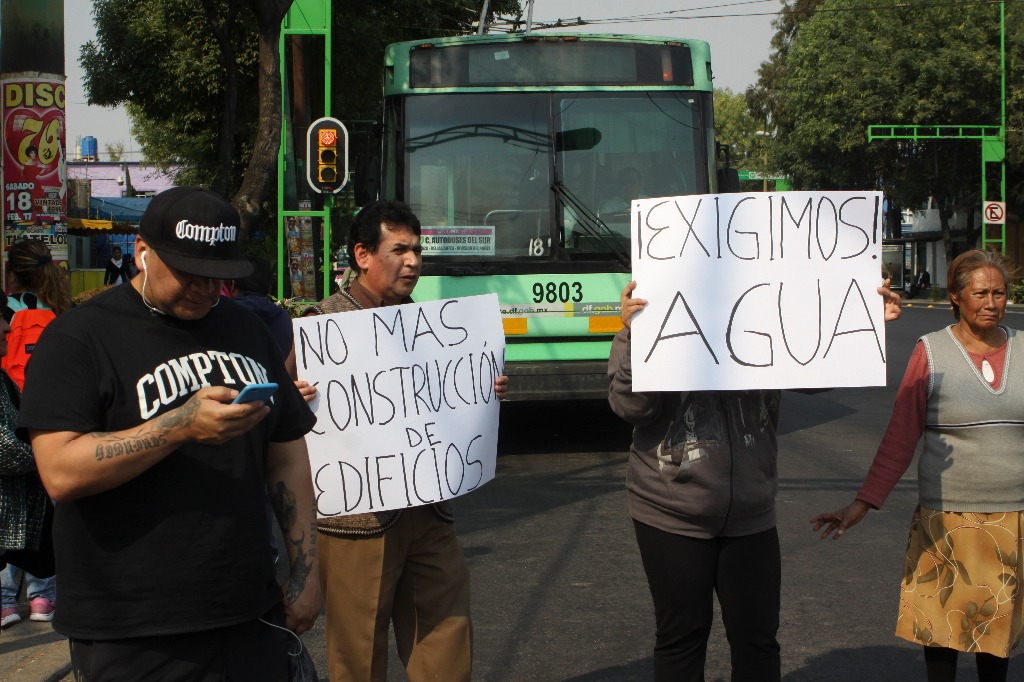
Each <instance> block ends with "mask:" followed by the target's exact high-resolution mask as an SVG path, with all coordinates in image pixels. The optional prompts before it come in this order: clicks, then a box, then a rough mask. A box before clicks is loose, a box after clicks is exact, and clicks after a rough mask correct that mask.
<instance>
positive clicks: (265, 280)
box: [235, 256, 273, 296]
mask: <svg viewBox="0 0 1024 682" xmlns="http://www.w3.org/2000/svg"><path fill="white" fill-rule="evenodd" d="M246 260H248V261H249V262H250V263H252V274H251V275H249V276H248V277H241V278H239V279H236V280H235V286H236V287H237V288H238V289H240V290H242V291H249V292H252V293H254V294H262V295H264V296H266V295H268V294H270V287H271V284H272V280H273V274H272V273H271V269H270V262H269V261H268V260H267V259H266V258H260V257H259V256H248V257H247V258H246Z"/></svg>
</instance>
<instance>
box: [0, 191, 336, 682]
mask: <svg viewBox="0 0 1024 682" xmlns="http://www.w3.org/2000/svg"><path fill="white" fill-rule="evenodd" d="M238 225H239V218H238V213H237V212H236V211H235V210H234V209H233V208H232V207H231V205H230V204H229V203H227V202H226V201H224V199H222V198H221V197H219V196H218V195H216V194H214V193H212V192H209V191H207V190H204V189H200V188H196V187H176V188H174V189H171V190H168V191H166V192H163V193H162V194H160V195H158V196H157V197H156V198H154V199H153V201H152V202H151V203H150V205H149V208H148V209H147V210H146V212H145V214H144V215H143V216H142V220H141V223H140V229H139V236H138V238H137V239H136V242H135V258H136V265H137V266H138V269H139V274H138V275H136V277H135V278H134V279H132V281H131V282H130V286H122V287H114V288H113V289H110V290H109V291H106V292H104V293H102V294H100V295H98V296H96V297H94V298H93V299H91V300H90V301H89V302H87V303H86V304H84V305H82V306H79V307H78V308H75V309H73V310H71V311H70V312H68V313H66V314H65V315H63V316H61V317H60V318H58V319H57V320H56V321H54V322H53V323H51V324H50V325H49V327H48V328H47V330H46V333H45V334H44V335H43V337H42V338H41V339H40V342H39V344H38V345H37V346H36V349H35V351H34V353H33V356H32V361H31V363H30V364H29V369H28V376H29V377H30V378H29V379H27V381H26V383H27V385H28V386H30V389H29V391H28V392H26V393H25V396H24V398H23V401H22V406H21V419H20V421H19V428H20V429H25V430H27V431H28V433H29V436H30V437H31V440H32V447H33V450H34V451H35V456H36V461H37V463H38V467H39V471H40V475H41V476H42V479H43V483H44V484H45V485H46V488H47V491H48V492H49V494H50V496H51V497H53V498H54V499H55V500H56V501H57V509H56V516H55V521H54V545H55V551H56V555H57V563H58V566H59V570H60V575H59V577H58V587H57V589H58V591H59V592H60V594H61V610H60V611H58V613H57V616H56V620H55V621H54V627H55V628H56V629H57V630H58V631H59V632H61V633H63V634H65V635H67V636H68V637H69V641H70V648H71V660H72V669H73V671H74V672H75V677H76V679H83V680H84V679H88V680H90V682H102V681H103V680H113V679H119V680H120V679H136V680H147V681H151V680H202V681H206V680H211V681H212V680H224V679H231V680H234V679H237V680H247V681H248V680H273V681H275V682H277V681H278V680H282V679H286V677H287V665H288V664H287V648H288V645H289V642H288V641H287V640H288V638H289V637H290V636H289V635H288V634H287V633H286V632H284V631H283V630H281V629H280V628H277V627H274V625H284V626H287V627H288V628H290V629H291V630H294V631H295V632H302V631H304V630H307V629H309V627H311V626H312V624H313V622H314V621H315V620H316V617H317V616H318V615H319V612H320V601H321V599H320V588H319V584H318V582H317V578H316V574H315V571H313V570H312V569H313V566H314V562H315V561H316V544H315V543H316V533H315V531H314V526H313V523H314V512H313V490H312V484H311V481H310V469H309V460H308V457H307V453H306V446H305V442H304V440H303V435H304V434H305V433H306V432H307V431H309V430H310V429H311V428H312V426H313V423H314V421H315V418H314V417H313V415H312V413H311V412H310V410H309V408H307V407H306V404H305V402H304V401H303V399H302V397H301V396H300V395H299V392H298V391H297V390H296V388H295V386H294V384H293V383H292V382H291V381H290V380H289V377H288V375H287V373H286V371H285V368H284V363H283V360H282V358H281V353H280V350H279V349H278V347H277V344H276V343H275V342H274V339H273V338H272V337H271V336H270V334H269V333H268V332H267V330H266V328H265V326H264V325H263V323H262V322H261V321H260V320H259V318H257V317H256V316H255V315H253V314H252V313H250V312H249V311H247V310H245V309H243V308H242V307H241V306H238V305H237V304H235V303H234V302H233V301H231V300H230V299H228V298H220V296H219V292H220V288H221V280H222V279H234V278H238V277H244V276H246V275H248V274H249V273H250V271H251V267H252V266H251V265H250V263H249V262H248V261H247V260H246V259H244V258H243V257H242V256H241V253H240V251H239V244H238ZM266 382H275V383H277V384H278V385H279V386H280V388H279V389H278V390H277V392H276V394H275V395H274V396H273V398H271V399H270V400H269V401H268V402H267V403H264V402H262V401H255V402H250V403H243V404H232V402H231V401H232V399H233V398H234V397H235V396H236V395H237V394H238V392H239V390H240V389H241V388H242V387H244V386H245V385H248V384H253V383H266ZM268 492H269V495H270V499H271V501H272V504H273V506H274V510H275V512H276V515H277V518H278V521H279V523H280V525H281V529H282V533H283V536H284V540H285V546H286V548H287V551H288V556H289V567H290V576H289V578H288V580H287V581H286V583H285V585H284V586H283V587H284V597H283V598H282V589H281V587H279V586H278V585H277V583H276V581H275V579H274V568H273V565H272V563H271V559H270V543H269V542H268V537H267V527H266V521H265V515H264V504H265V499H266V495H267V493H268ZM293 648H294V645H293Z"/></svg>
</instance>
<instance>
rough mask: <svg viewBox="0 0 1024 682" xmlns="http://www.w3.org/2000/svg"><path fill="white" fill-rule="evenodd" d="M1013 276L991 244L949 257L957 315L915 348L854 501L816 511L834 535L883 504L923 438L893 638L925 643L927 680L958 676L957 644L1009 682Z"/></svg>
mask: <svg viewBox="0 0 1024 682" xmlns="http://www.w3.org/2000/svg"><path fill="white" fill-rule="evenodd" d="M1009 281H1010V265H1009V263H1008V261H1007V260H1006V259H1005V258H1004V257H1003V256H1002V255H1000V254H998V253H995V252H983V251H969V252H967V253H964V254H961V255H960V256H958V257H957V258H956V259H955V260H954V261H953V262H952V263H951V264H950V266H949V274H948V287H949V300H950V302H951V303H952V307H953V316H954V317H955V318H956V322H955V323H954V324H952V325H950V326H949V327H946V328H944V329H941V330H939V331H937V332H933V333H931V334H927V335H925V336H923V337H921V339H920V342H919V343H918V344H917V347H916V348H915V349H914V352H913V355H912V356H911V358H910V363H909V366H908V367H907V372H906V375H905V376H904V377H903V383H902V384H901V385H900V388H899V392H898V393H897V395H896V404H895V407H894V408H893V414H892V419H891V420H890V421H889V427H888V429H887V431H886V433H885V436H884V437H883V439H882V443H881V445H880V446H879V448H878V452H877V454H876V455H875V459H874V461H873V462H872V464H871V469H870V471H869V472H868V476H867V479H866V480H865V481H864V485H863V487H862V488H861V490H860V492H859V493H858V494H857V497H856V499H855V500H854V501H853V503H852V504H850V505H849V506H847V507H844V508H843V509H840V510H838V511H835V512H832V513H830V514H821V515H819V516H816V517H815V518H813V519H811V523H812V524H813V527H814V530H815V531H819V530H822V529H824V531H823V532H822V536H821V537H822V538H827V537H829V536H831V537H832V538H833V539H838V538H839V537H840V536H842V534H843V532H844V531H846V530H847V529H848V528H850V527H852V526H853V525H855V524H857V523H859V522H860V521H861V519H863V518H864V516H865V514H867V512H868V511H869V510H870V509H879V508H881V506H882V504H883V503H884V502H885V499H886V497H887V496H888V495H889V493H890V492H891V491H892V489H893V487H894V486H895V485H896V483H897V481H899V479H900V478H901V477H902V476H903V474H904V472H905V471H906V470H907V467H908V466H909V465H910V462H911V460H912V459H913V457H914V450H915V449H916V447H917V442H918V440H920V439H921V437H922V435H923V436H924V450H923V452H922V454H921V457H920V459H919V460H918V488H919V504H918V507H917V509H916V511H915V512H914V518H913V522H912V523H911V527H910V540H909V543H908V546H907V559H906V563H905V565H904V575H903V580H902V584H901V593H900V608H899V616H898V618H897V621H896V636H897V637H901V638H903V639H906V640H909V641H911V642H915V643H917V644H921V645H923V646H924V659H925V667H926V669H927V672H928V680H929V682H946V681H951V680H954V679H955V677H956V664H957V655H958V652H960V651H964V652H971V653H974V654H975V662H976V665H977V668H978V679H979V680H980V682H1002V681H1004V680H1006V676H1007V669H1008V663H1009V655H1010V650H1011V649H1013V648H1014V647H1015V646H1017V644H1018V643H1019V642H1020V639H1021V634H1022V631H1024V618H1022V607H1024V596H1022V595H1021V594H1020V589H1021V585H1022V584H1024V574H1022V570H1021V560H1022V554H1024V552H1022V551H1021V547H1022V544H1021V543H1022V533H1024V530H1022V529H1024V361H1022V359H1020V358H1018V357H1017V356H1018V355H1020V354H1021V353H1024V348H1022V346H1021V343H1022V342H1020V341H1017V333H1018V332H1017V331H1015V330H1013V329H1009V328H1007V327H1004V326H1002V325H1001V324H1000V321H1001V320H1002V319H1003V315H1004V313H1005V312H1006V294H1007V286H1008V284H1009ZM1014 349H1016V350H1014Z"/></svg>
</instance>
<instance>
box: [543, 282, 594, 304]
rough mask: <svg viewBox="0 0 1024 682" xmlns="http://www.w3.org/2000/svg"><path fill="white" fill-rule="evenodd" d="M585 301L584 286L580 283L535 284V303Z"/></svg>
mask: <svg viewBox="0 0 1024 682" xmlns="http://www.w3.org/2000/svg"><path fill="white" fill-rule="evenodd" d="M582 300H583V285H582V284H581V283H580V282H548V283H547V284H543V283H541V282H534V283H533V302H534V303H542V302H544V301H546V302H548V303H556V302H562V303H568V302H569V301H572V302H573V303H579V302H580V301H582Z"/></svg>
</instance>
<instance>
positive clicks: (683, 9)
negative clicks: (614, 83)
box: [64, 0, 781, 160]
mask: <svg viewBox="0 0 1024 682" xmlns="http://www.w3.org/2000/svg"><path fill="white" fill-rule="evenodd" d="M479 1H480V0H471V2H473V3H474V4H476V3H479ZM779 9H781V2H780V0H629V2H623V1H622V0H537V1H536V4H535V7H534V10H533V20H534V24H535V25H539V24H543V23H553V22H554V21H555V20H556V19H559V18H561V19H563V20H575V19H576V18H577V17H582V18H583V19H584V20H585V21H589V22H593V23H591V24H590V25H587V26H582V27H572V28H566V29H556V30H558V31H560V32H564V31H572V32H586V33H632V34H638V35H657V36H670V37H675V38H690V39H698V40H706V41H707V42H708V43H710V44H711V63H712V68H713V70H714V74H715V86H716V87H724V88H729V89H730V90H732V91H733V92H742V91H743V90H745V89H746V88H747V86H748V85H751V84H752V83H753V82H754V81H755V80H756V79H757V67H758V66H760V64H761V62H762V61H764V60H765V59H767V57H768V53H769V51H770V46H769V43H770V41H771V37H772V35H773V34H774V31H773V30H772V27H771V21H772V19H774V18H775V13H776V12H778V11H779ZM610 19H613V20H617V21H607V20H610ZM545 32H548V31H547V30H545ZM95 35H96V28H95V26H93V20H92V2H91V1H90V0H65V4H64V50H65V65H66V71H67V77H68V79H67V112H66V114H67V126H68V127H67V130H68V139H67V144H68V149H69V151H70V150H73V149H74V148H75V144H76V141H77V139H78V137H79V136H83V137H84V136H86V135H92V136H93V137H95V138H96V140H97V144H98V148H99V152H100V158H101V159H102V158H104V149H105V145H107V144H115V143H118V142H120V143H122V144H123V145H124V147H125V151H126V152H128V153H127V158H128V159H129V160H138V159H140V158H141V153H139V152H138V143H137V142H135V140H134V139H133V138H132V137H131V131H130V123H129V121H128V116H127V114H125V113H124V111H123V109H120V108H118V109H105V108H103V107H91V106H87V105H86V103H85V102H86V98H85V89H84V87H83V85H82V70H81V68H80V67H79V65H78V58H79V53H80V51H81V46H82V45H83V44H85V43H86V42H88V41H89V40H92V39H93V38H94V37H95ZM133 152H134V153H133Z"/></svg>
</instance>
